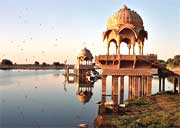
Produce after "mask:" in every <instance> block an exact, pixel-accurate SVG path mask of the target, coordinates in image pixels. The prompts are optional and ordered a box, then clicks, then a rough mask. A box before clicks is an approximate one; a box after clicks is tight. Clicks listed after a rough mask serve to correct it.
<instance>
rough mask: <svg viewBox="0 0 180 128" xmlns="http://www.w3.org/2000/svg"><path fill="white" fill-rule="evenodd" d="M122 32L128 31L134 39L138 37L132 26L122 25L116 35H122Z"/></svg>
mask: <svg viewBox="0 0 180 128" xmlns="http://www.w3.org/2000/svg"><path fill="white" fill-rule="evenodd" d="M124 30H129V31H131V32H133V34H134V37H135V39H137V37H138V35H137V33H136V31H135V30H134V29H133V26H132V25H123V26H122V27H121V28H120V29H119V32H118V33H119V34H120V33H122V31H124Z"/></svg>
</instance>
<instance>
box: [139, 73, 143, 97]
mask: <svg viewBox="0 0 180 128" xmlns="http://www.w3.org/2000/svg"><path fill="white" fill-rule="evenodd" d="M142 95H143V82H142V76H140V84H139V96H140V97H142Z"/></svg>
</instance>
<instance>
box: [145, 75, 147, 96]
mask: <svg viewBox="0 0 180 128" xmlns="http://www.w3.org/2000/svg"><path fill="white" fill-rule="evenodd" d="M144 96H147V76H145V77H144Z"/></svg>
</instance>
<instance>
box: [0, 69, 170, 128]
mask: <svg viewBox="0 0 180 128" xmlns="http://www.w3.org/2000/svg"><path fill="white" fill-rule="evenodd" d="M63 73H64V72H63V71H62V70H45V71H44V70H43V71H42V70H38V71H29V70H19V71H18V70H7V71H2V70H0V127H1V128H22V127H23V128H24V127H25V128H26V127H27V128H40V127H43V128H46V127H48V128H49V127H53V128H56V127H57V128H61V127H62V128H71V127H78V125H79V124H80V123H87V124H88V126H89V127H93V120H94V119H95V118H96V116H97V110H98V108H97V105H96V104H95V102H96V101H99V100H100V99H101V80H98V81H97V82H95V83H94V86H93V94H92V97H91V99H90V101H89V102H87V103H85V104H84V103H82V102H80V101H79V99H78V97H77V95H76V92H77V86H76V85H75V84H73V83H71V84H68V83H66V84H65V77H64V76H63V75H62V74H63ZM125 79H127V78H125ZM166 82H167V81H166ZM125 84H127V83H125ZM107 85H108V89H107V93H109V94H110V93H111V86H110V85H111V77H108V78H107ZM167 85H168V86H167V87H166V90H170V89H172V86H171V84H169V83H168V84H167ZM125 89H126V90H125V98H127V88H126V87H125ZM157 90H158V82H157V80H153V90H152V92H153V93H155V92H157Z"/></svg>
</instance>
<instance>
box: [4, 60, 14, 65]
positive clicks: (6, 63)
mask: <svg viewBox="0 0 180 128" xmlns="http://www.w3.org/2000/svg"><path fill="white" fill-rule="evenodd" d="M1 64H2V65H13V62H12V61H11V60H8V59H3V60H2V62H1Z"/></svg>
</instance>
